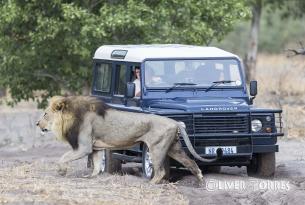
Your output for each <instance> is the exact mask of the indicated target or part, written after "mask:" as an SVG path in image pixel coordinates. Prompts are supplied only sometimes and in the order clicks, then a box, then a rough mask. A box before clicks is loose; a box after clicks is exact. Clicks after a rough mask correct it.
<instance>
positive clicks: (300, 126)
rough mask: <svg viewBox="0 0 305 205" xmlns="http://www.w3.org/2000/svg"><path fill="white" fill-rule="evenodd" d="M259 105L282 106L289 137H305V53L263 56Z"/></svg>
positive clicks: (259, 66) (258, 75)
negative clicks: (302, 54) (288, 55)
mask: <svg viewBox="0 0 305 205" xmlns="http://www.w3.org/2000/svg"><path fill="white" fill-rule="evenodd" d="M256 80H258V86H259V90H258V97H257V100H256V101H255V102H256V104H257V105H259V106H264V107H271V108H282V109H283V117H284V125H285V128H286V129H285V131H286V134H287V137H289V138H294V137H304V136H305V56H295V57H290V58H287V57H286V56H284V55H260V56H259V57H258V62H257V71H256Z"/></svg>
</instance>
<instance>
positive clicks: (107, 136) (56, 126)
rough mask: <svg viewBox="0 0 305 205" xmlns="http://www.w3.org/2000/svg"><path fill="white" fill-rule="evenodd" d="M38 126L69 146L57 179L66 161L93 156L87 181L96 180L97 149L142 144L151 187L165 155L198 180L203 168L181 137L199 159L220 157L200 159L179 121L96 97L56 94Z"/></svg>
mask: <svg viewBox="0 0 305 205" xmlns="http://www.w3.org/2000/svg"><path fill="white" fill-rule="evenodd" d="M37 126H39V127H40V129H41V131H42V132H47V131H53V132H54V134H55V135H56V137H57V138H58V139H60V140H63V141H65V142H68V143H69V144H70V145H71V147H72V150H71V151H68V152H67V153H65V154H64V155H63V156H62V157H61V158H60V160H59V163H58V166H59V169H58V172H59V174H61V175H65V174H66V172H67V164H68V163H69V162H71V161H73V160H77V159H80V158H83V157H85V156H88V155H89V154H92V155H93V171H92V174H91V177H93V176H96V175H98V174H99V172H100V165H99V164H100V161H101V159H100V155H99V154H98V151H99V150H101V149H124V148H129V147H132V146H134V145H135V144H137V143H145V144H146V145H147V146H148V148H149V152H150V155H151V158H152V163H153V168H154V176H153V178H152V179H151V182H152V183H160V181H161V180H162V178H163V177H164V176H165V169H164V166H163V162H164V160H165V158H166V157H167V156H169V157H171V158H173V159H175V160H177V161H178V162H180V163H181V164H182V165H183V166H185V167H186V168H188V169H189V170H190V171H191V172H192V174H194V175H195V176H196V177H197V179H198V180H199V181H200V182H201V181H202V180H203V176H202V173H201V170H200V169H199V167H198V165H197V164H196V162H195V161H194V160H192V159H190V158H189V157H188V155H187V154H186V153H185V151H184V150H183V148H182V145H181V142H180V140H179V135H182V137H183V139H184V141H185V143H186V145H187V147H188V149H189V151H190V152H191V153H192V155H193V156H194V157H195V158H196V159H198V160H201V161H204V162H211V161H215V160H217V159H218V158H219V157H220V155H221V154H219V153H218V156H217V157H215V158H213V159H203V158H201V157H200V156H199V155H198V154H197V153H196V152H195V150H194V148H193V147H192V144H191V142H190V140H189V138H188V136H187V133H186V131H185V127H184V126H183V123H181V122H177V121H175V120H173V119H170V118H167V117H163V116H159V115H154V114H146V113H133V112H127V111H121V110H117V109H114V108H111V107H110V106H108V105H107V104H105V103H104V102H103V101H102V100H100V99H98V98H96V97H89V96H68V97H62V96H54V97H52V98H51V100H50V103H49V106H48V107H47V108H46V110H45V112H44V115H43V117H42V118H41V119H40V120H39V121H38V122H37Z"/></svg>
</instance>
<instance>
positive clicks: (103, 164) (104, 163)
mask: <svg viewBox="0 0 305 205" xmlns="http://www.w3.org/2000/svg"><path fill="white" fill-rule="evenodd" d="M100 154H101V172H105V169H106V151H105V150H102V151H100Z"/></svg>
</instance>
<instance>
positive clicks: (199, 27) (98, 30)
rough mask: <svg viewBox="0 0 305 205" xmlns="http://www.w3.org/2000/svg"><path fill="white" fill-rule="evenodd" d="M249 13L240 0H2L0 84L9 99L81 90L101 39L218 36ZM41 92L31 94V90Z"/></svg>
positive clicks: (201, 40)
mask: <svg viewBox="0 0 305 205" xmlns="http://www.w3.org/2000/svg"><path fill="white" fill-rule="evenodd" d="M248 14H249V11H248V9H247V7H246V5H245V4H244V1H243V0H223V1H209V0H200V1H197V0H144V1H142V0H126V1H118V0H89V1H80V0H76V1H72V0H49V1H41V0H27V1H24V0H4V1H1V2H0V48H1V49H0V85H1V86H4V87H7V88H9V90H10V93H11V96H12V99H13V101H12V103H16V102H19V101H20V100H23V99H24V100H29V99H34V100H36V101H37V102H38V103H39V105H43V104H45V103H46V99H47V98H48V97H49V96H52V95H55V94H60V93H62V92H68V93H71V94H78V93H81V92H83V93H85V94H88V90H89V89H88V88H89V87H90V80H91V69H90V68H91V58H92V56H93V52H94V51H95V50H96V48H97V47H99V46H101V45H103V44H131V43H134V44H140V43H141V44H142V43H187V44H197V45H203V44H205V45H207V44H209V43H210V42H211V41H212V40H213V39H217V40H220V39H222V38H223V37H224V35H226V33H228V32H229V31H230V30H231V29H232V27H233V25H234V23H235V22H236V21H237V20H239V19H242V18H246V17H247V15H248ZM37 90H41V91H43V92H42V93H43V94H42V95H41V97H39V98H37V97H36V96H35V94H34V91H37Z"/></svg>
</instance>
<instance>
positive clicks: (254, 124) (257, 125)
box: [251, 120, 263, 132]
mask: <svg viewBox="0 0 305 205" xmlns="http://www.w3.org/2000/svg"><path fill="white" fill-rule="evenodd" d="M262 127H263V124H262V122H261V121H260V120H252V121H251V129H252V131H253V132H258V131H260V130H261V129H262Z"/></svg>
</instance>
